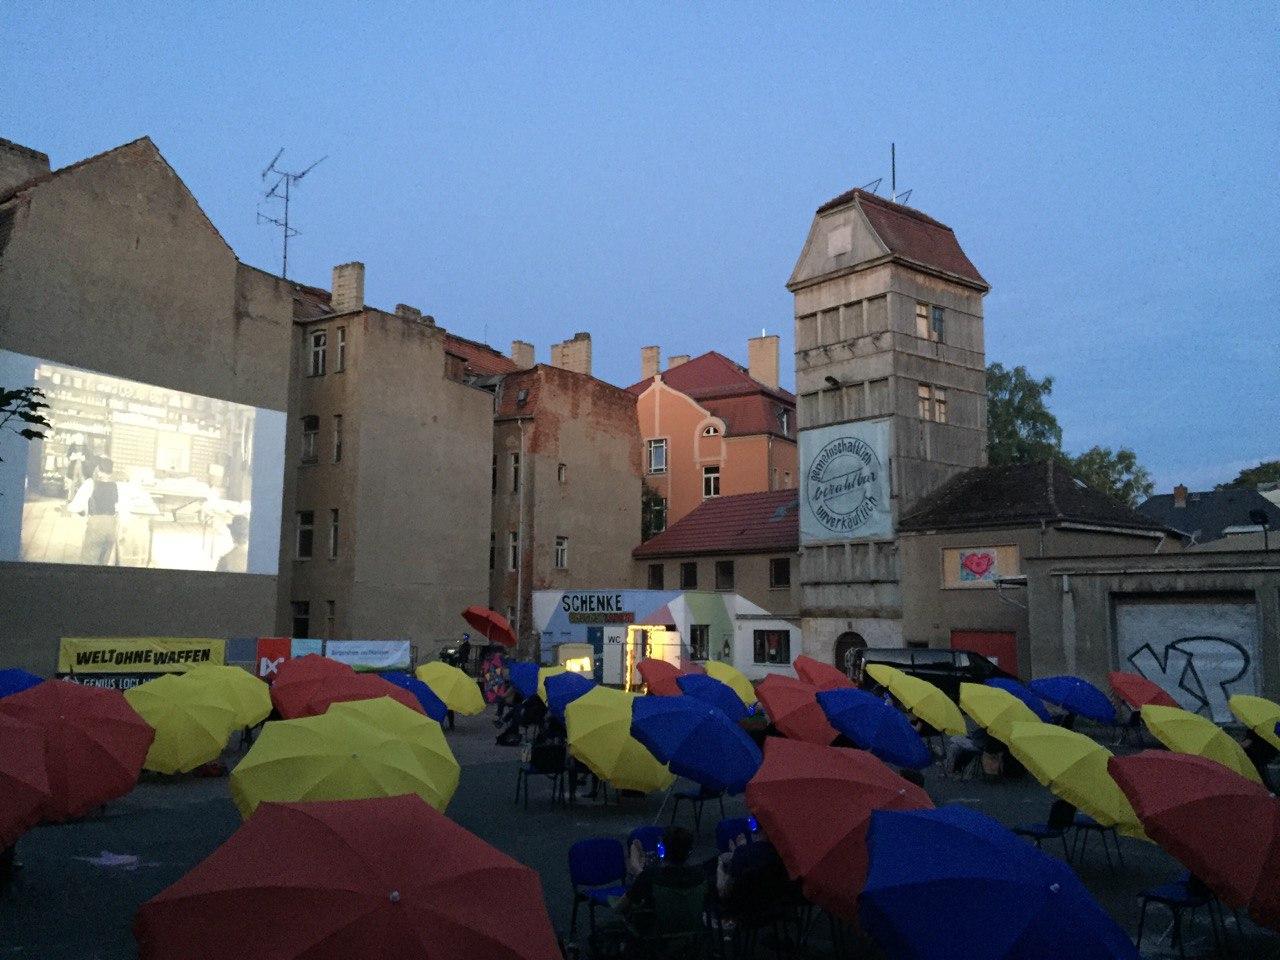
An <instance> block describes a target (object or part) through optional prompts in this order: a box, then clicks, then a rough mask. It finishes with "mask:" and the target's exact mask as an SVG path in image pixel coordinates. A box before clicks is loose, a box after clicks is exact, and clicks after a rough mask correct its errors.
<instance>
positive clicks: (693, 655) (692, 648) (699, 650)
mask: <svg viewBox="0 0 1280 960" xmlns="http://www.w3.org/2000/svg"><path fill="white" fill-rule="evenodd" d="M710 647H711V627H710V626H708V625H707V624H705V623H693V624H690V625H689V659H690V660H707V659H709V658H710V654H711V650H710Z"/></svg>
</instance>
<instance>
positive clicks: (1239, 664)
mask: <svg viewBox="0 0 1280 960" xmlns="http://www.w3.org/2000/svg"><path fill="white" fill-rule="evenodd" d="M1127 660H1128V663H1129V664H1130V666H1131V667H1132V668H1133V670H1134V671H1135V672H1137V673H1140V674H1141V675H1142V676H1144V677H1146V678H1147V679H1148V680H1151V681H1153V682H1154V683H1157V684H1159V685H1160V686H1161V687H1162V688H1163V689H1164V690H1165V691H1167V692H1168V693H1169V695H1170V696H1172V697H1173V699H1175V700H1177V701H1178V703H1179V704H1180V705H1181V706H1183V707H1184V708H1185V709H1187V710H1190V711H1191V712H1192V713H1199V714H1202V715H1203V716H1206V717H1209V718H1211V719H1212V720H1214V721H1216V722H1219V723H1221V722H1225V721H1228V720H1230V719H1231V711H1230V709H1228V707H1227V701H1228V700H1229V699H1230V698H1231V695H1232V694H1233V693H1253V692H1254V690H1255V688H1256V687H1255V684H1253V683H1252V682H1250V679H1251V678H1250V674H1251V668H1252V666H1253V660H1252V658H1251V657H1250V656H1249V651H1248V650H1247V649H1246V648H1245V646H1244V644H1242V643H1239V642H1238V641H1235V640H1228V639H1226V638H1225V637H1211V636H1201V637H1179V638H1178V639H1177V640H1173V641H1171V642H1170V643H1168V644H1166V645H1165V646H1164V647H1163V648H1162V649H1158V650H1157V649H1156V648H1155V647H1154V646H1152V644H1150V643H1144V644H1143V645H1142V646H1140V647H1138V648H1137V649H1136V650H1134V651H1133V652H1132V653H1131V654H1129V656H1128V657H1127Z"/></svg>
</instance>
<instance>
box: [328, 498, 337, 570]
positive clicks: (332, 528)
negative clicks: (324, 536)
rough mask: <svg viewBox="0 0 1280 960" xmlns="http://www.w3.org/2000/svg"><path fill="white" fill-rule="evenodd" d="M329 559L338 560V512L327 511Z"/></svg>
mask: <svg viewBox="0 0 1280 960" xmlns="http://www.w3.org/2000/svg"><path fill="white" fill-rule="evenodd" d="M329 559H330V560H337V559H338V511H337V510H336V509H334V510H330V511H329Z"/></svg>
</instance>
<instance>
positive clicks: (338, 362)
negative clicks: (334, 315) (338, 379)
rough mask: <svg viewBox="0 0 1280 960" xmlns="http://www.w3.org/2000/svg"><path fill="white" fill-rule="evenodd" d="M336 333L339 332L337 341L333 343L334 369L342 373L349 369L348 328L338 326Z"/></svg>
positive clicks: (335, 371)
mask: <svg viewBox="0 0 1280 960" xmlns="http://www.w3.org/2000/svg"><path fill="white" fill-rule="evenodd" d="M334 333H335V334H337V342H335V343H334V345H333V371H334V373H341V372H342V371H343V370H345V369H347V328H346V327H338V329H337V330H335V331H334Z"/></svg>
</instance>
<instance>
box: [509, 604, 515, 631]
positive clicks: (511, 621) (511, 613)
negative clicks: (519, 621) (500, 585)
mask: <svg viewBox="0 0 1280 960" xmlns="http://www.w3.org/2000/svg"><path fill="white" fill-rule="evenodd" d="M507 623H509V624H511V625H512V626H513V627H514V626H515V625H516V608H515V607H513V606H511V605H510V604H507Z"/></svg>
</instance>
